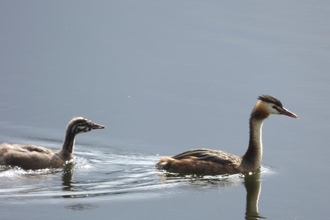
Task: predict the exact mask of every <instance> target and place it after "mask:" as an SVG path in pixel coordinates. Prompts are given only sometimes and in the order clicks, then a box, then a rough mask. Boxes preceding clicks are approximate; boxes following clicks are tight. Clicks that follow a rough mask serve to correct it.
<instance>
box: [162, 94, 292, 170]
mask: <svg viewBox="0 0 330 220" xmlns="http://www.w3.org/2000/svg"><path fill="white" fill-rule="evenodd" d="M270 114H277V115H286V116H289V117H292V118H298V117H297V115H295V114H294V113H292V112H290V111H289V110H287V109H285V108H284V107H283V105H282V103H281V102H280V101H279V100H278V99H276V98H274V97H273V96H270V95H262V96H259V97H258V102H257V104H256V105H255V107H254V108H253V110H252V113H251V116H250V138H249V146H248V149H247V151H246V153H245V154H244V155H243V156H236V155H233V154H230V153H227V152H224V151H219V150H210V149H195V150H188V151H185V152H183V153H181V154H178V155H175V156H172V157H163V158H161V159H160V160H159V161H158V163H157V164H156V167H157V168H158V169H160V170H166V171H168V172H173V173H180V174H198V175H220V174H234V173H247V172H253V171H255V170H257V169H258V168H259V167H260V166H261V159H262V140H261V139H262V138H261V136H262V135H261V133H262V124H263V121H264V120H265V119H266V118H268V116H269V115H270Z"/></svg>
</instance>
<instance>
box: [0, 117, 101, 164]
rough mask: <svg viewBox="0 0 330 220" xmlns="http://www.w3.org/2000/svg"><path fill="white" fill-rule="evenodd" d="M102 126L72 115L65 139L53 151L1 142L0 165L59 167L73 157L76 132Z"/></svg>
mask: <svg viewBox="0 0 330 220" xmlns="http://www.w3.org/2000/svg"><path fill="white" fill-rule="evenodd" d="M104 128H105V127H104V126H103V125H99V124H95V123H93V122H92V121H90V120H88V119H85V118H82V117H74V118H73V119H72V120H71V121H70V122H69V124H68V126H67V128H66V135H65V139H64V142H63V146H62V149H61V150H60V151H57V152H54V151H52V150H50V149H47V148H44V147H40V146H35V145H21V144H8V143H3V144H1V145H0V165H11V166H18V167H21V168H23V169H44V168H50V167H61V166H62V165H63V164H64V163H65V162H66V161H68V160H70V159H72V158H73V148H74V142H75V136H76V135H77V134H79V133H83V132H89V131H91V130H92V129H104Z"/></svg>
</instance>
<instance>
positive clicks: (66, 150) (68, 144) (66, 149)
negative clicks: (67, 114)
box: [61, 129, 76, 159]
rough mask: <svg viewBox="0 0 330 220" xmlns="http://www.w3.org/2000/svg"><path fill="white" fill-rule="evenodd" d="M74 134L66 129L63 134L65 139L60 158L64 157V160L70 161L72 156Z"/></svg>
mask: <svg viewBox="0 0 330 220" xmlns="http://www.w3.org/2000/svg"><path fill="white" fill-rule="evenodd" d="M75 136H76V133H74V132H73V130H69V129H67V131H66V134H65V139H64V142H63V146H62V149H61V152H62V156H64V157H66V158H65V159H71V157H72V154H73V147H74V142H75Z"/></svg>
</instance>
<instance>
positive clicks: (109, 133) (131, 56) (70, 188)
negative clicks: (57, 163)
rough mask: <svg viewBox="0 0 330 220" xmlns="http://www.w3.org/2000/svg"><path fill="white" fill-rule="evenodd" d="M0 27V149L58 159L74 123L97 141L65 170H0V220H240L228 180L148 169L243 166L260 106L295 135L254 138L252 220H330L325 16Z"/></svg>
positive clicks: (258, 4)
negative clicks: (204, 153)
mask: <svg viewBox="0 0 330 220" xmlns="http://www.w3.org/2000/svg"><path fill="white" fill-rule="evenodd" d="M0 17H1V19H0V30H1V32H0V45H1V50H0V56H1V59H0V66H1V75H0V77H1V80H0V100H1V102H0V142H9V143H27V144H37V145H41V146H45V147H48V148H51V149H54V150H57V149H60V147H61V144H62V140H63V136H64V132H65V126H66V124H67V123H68V121H69V120H70V119H71V118H72V117H73V116H84V117H86V118H89V119H91V120H93V121H94V122H97V123H100V124H104V125H105V126H106V127H107V128H106V129H105V130H97V131H92V132H90V133H88V134H82V135H79V136H78V137H77V140H76V148H75V155H76V161H75V165H74V167H72V168H70V167H69V168H68V170H66V169H64V170H62V169H60V170H58V169H57V170H41V171H23V170H19V169H10V170H8V169H6V168H2V170H1V172H0V179H1V180H0V211H1V219H22V218H24V219H41V218H45V219H58V218H59V217H60V219H92V218H98V219H215V218H220V219H244V218H245V217H246V216H245V212H246V207H247V204H246V201H247V199H246V197H247V191H246V187H245V185H246V181H245V180H244V179H243V178H242V177H240V176H231V177H224V178H220V177H219V179H215V180H214V179H212V178H211V179H194V178H169V179H167V178H165V177H164V175H163V174H162V173H161V172H159V171H157V170H156V169H155V168H154V164H155V163H156V162H157V160H158V159H159V158H160V157H161V156H165V155H173V154H176V153H180V152H182V151H184V150H187V149H191V148H200V147H207V148H212V149H221V150H224V151H227V152H231V153H233V154H237V155H241V154H243V153H244V152H245V150H246V147H247V142H248V117H249V114H250V112H251V110H252V108H253V105H254V104H255V102H256V100H257V99H256V98H257V96H259V95H261V94H272V95H274V96H275V97H277V98H279V99H280V100H281V101H282V102H283V104H284V106H285V107H286V108H288V109H289V110H291V111H293V112H295V113H296V114H297V115H298V116H299V120H294V119H291V118H287V117H284V116H272V117H270V118H269V119H268V120H267V121H266V122H265V125H264V130H263V142H264V157H263V169H262V172H261V175H260V180H259V178H257V179H256V180H255V181H254V183H255V184H256V185H255V187H256V188H258V189H259V190H261V192H260V198H259V202H258V208H259V213H260V216H263V217H265V218H267V219H328V218H329V217H328V215H329V213H330V211H329V208H328V207H329V202H330V201H329V198H330V190H329V183H328V180H329V174H330V172H329V163H328V162H329V159H328V157H329V156H328V155H329V151H330V150H329V146H328V145H329V142H330V140H329V139H330V137H329V134H328V133H329V126H330V123H329V98H328V97H329V94H330V93H329V92H330V86H329V83H330V74H329V70H330V64H329V59H330V40H329V39H330V26H329V18H330V3H329V2H328V1H292V0H289V1H163V2H161V1H147V0H141V1H1V2H0ZM259 183H261V185H262V187H261V189H260V187H259V186H258V184H259ZM247 218H248V219H257V218H258V217H255V218H254V217H253V216H252V217H251V216H248V217H247Z"/></svg>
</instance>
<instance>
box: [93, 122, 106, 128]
mask: <svg viewBox="0 0 330 220" xmlns="http://www.w3.org/2000/svg"><path fill="white" fill-rule="evenodd" d="M104 128H105V126H103V125H99V124H95V123H93V125H92V129H104Z"/></svg>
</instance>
